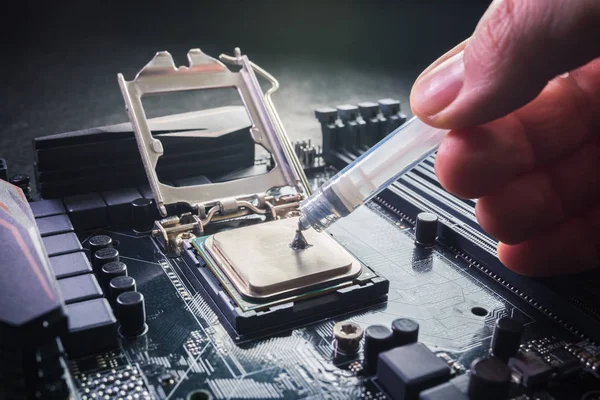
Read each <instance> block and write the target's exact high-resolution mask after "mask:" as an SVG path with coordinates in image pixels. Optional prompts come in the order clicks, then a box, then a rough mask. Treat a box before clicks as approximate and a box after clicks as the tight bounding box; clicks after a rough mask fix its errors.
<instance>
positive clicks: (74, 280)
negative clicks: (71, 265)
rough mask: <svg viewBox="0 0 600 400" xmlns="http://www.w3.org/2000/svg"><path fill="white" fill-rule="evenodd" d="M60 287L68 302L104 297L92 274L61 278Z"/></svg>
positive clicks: (64, 298)
mask: <svg viewBox="0 0 600 400" xmlns="http://www.w3.org/2000/svg"><path fill="white" fill-rule="evenodd" d="M58 288H59V289H60V293H61V294H62V297H63V300H64V301H65V303H66V304H71V303H77V302H80V301H84V300H90V299H95V298H98V297H102V290H101V289H100V285H98V281H97V280H96V277H95V276H94V275H92V274H85V275H77V276H72V277H70V278H64V279H60V280H59V281H58Z"/></svg>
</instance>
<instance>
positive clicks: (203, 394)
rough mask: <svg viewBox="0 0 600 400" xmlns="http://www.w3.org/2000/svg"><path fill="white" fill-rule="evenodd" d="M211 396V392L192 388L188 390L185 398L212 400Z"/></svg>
mask: <svg viewBox="0 0 600 400" xmlns="http://www.w3.org/2000/svg"><path fill="white" fill-rule="evenodd" d="M212 398H213V397H212V394H210V393H209V392H207V391H206V390H194V391H193V392H189V393H188V395H187V397H186V399H187V400H212Z"/></svg>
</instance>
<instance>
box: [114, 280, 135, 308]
mask: <svg viewBox="0 0 600 400" xmlns="http://www.w3.org/2000/svg"><path fill="white" fill-rule="evenodd" d="M136 289H137V286H136V284H135V279H133V278H132V277H131V276H127V275H125V276H117V277H116V278H112V279H111V280H110V282H109V283H108V302H109V303H110V305H111V306H113V307H115V305H116V301H117V297H118V296H119V295H120V294H121V293H125V292H134V291H135V290H136Z"/></svg>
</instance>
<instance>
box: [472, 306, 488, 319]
mask: <svg viewBox="0 0 600 400" xmlns="http://www.w3.org/2000/svg"><path fill="white" fill-rule="evenodd" d="M471 312H472V313H473V314H474V315H477V316H478V317H485V316H486V315H488V310H486V309H485V308H483V307H473V308H471Z"/></svg>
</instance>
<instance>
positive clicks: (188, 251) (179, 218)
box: [118, 49, 389, 340]
mask: <svg viewBox="0 0 600 400" xmlns="http://www.w3.org/2000/svg"><path fill="white" fill-rule="evenodd" d="M220 60H221V61H219V60H217V59H214V58H212V57H210V56H208V55H206V54H204V53H203V52H202V51H201V50H200V49H192V50H190V51H189V53H188V61H189V65H188V66H182V67H176V66H175V63H174V60H173V58H172V57H171V55H170V54H169V53H167V52H159V53H157V54H156V55H155V57H154V58H153V59H152V60H151V61H150V62H149V63H148V64H147V65H146V66H145V67H144V68H142V70H140V72H139V73H138V74H137V76H136V77H135V79H133V80H131V81H127V80H125V78H124V76H123V75H121V74H119V77H118V78H119V85H120V87H121V92H122V94H123V99H124V100H125V104H126V107H127V110H128V114H129V117H130V120H131V123H132V126H133V129H134V132H135V137H136V141H137V144H138V148H139V150H140V156H141V159H142V161H143V164H144V169H145V171H146V174H147V176H148V182H149V185H150V188H151V189H152V192H153V197H154V202H155V204H156V206H157V208H158V212H159V214H160V215H161V216H162V217H164V218H163V219H161V220H158V221H155V224H154V228H153V230H152V235H153V237H154V238H155V239H156V241H157V242H158V244H159V245H160V246H161V247H162V249H163V251H164V252H165V253H166V254H167V255H169V256H170V257H172V258H171V265H172V266H173V268H175V269H176V270H178V271H179V272H180V273H181V274H183V275H185V276H186V277H187V280H188V281H189V282H190V283H191V285H192V286H194V288H195V289H196V290H198V291H199V292H200V293H201V294H202V295H203V297H204V298H205V300H206V301H207V302H209V304H211V305H212V306H213V309H214V311H215V312H216V313H217V315H218V316H219V317H220V319H221V322H222V323H223V325H224V326H225V327H226V328H227V329H228V330H229V332H230V333H231V335H232V337H233V338H234V339H236V340H246V339H252V338H254V337H257V336H264V335H267V334H269V333H272V332H276V331H280V330H283V329H288V328H293V327H296V326H298V325H301V324H305V323H308V322H311V321H315V320H319V319H322V318H326V317H329V316H333V315H336V314H339V313H344V312H350V311H358V310H360V309H362V308H364V307H367V306H371V305H375V304H380V303H384V302H385V301H386V300H387V292H388V288H389V282H388V281H387V280H385V279H384V278H381V277H379V276H377V274H376V273H375V272H374V271H372V270H371V269H370V268H368V267H367V266H366V265H364V264H363V263H361V262H360V261H359V260H357V259H356V258H355V257H354V256H353V255H352V254H351V253H350V252H349V251H348V250H347V249H346V248H344V247H343V246H341V245H340V244H339V243H337V242H336V241H335V239H334V238H332V237H331V236H330V235H328V234H327V233H317V232H315V231H311V230H309V231H307V232H305V236H306V238H307V240H308V242H309V243H310V244H311V245H312V246H311V247H310V248H308V249H304V250H300V251H297V250H294V249H292V248H290V247H289V243H290V242H291V240H292V238H293V236H294V233H295V229H296V227H297V223H298V217H297V215H298V212H299V207H300V202H301V201H302V200H303V199H305V198H306V197H307V196H308V195H310V186H311V185H310V184H309V182H308V180H307V178H306V176H305V174H304V171H303V170H302V166H301V164H300V162H299V161H298V159H297V157H296V155H295V152H294V149H293V148H292V146H291V143H290V141H289V139H288V137H287V135H286V133H285V130H284V128H283V125H282V124H281V121H280V119H279V117H278V116H277V113H276V111H275V108H274V106H273V104H272V101H271V98H270V96H271V94H272V93H273V92H274V91H275V90H276V89H277V87H278V86H279V84H278V82H277V81H276V80H275V78H273V77H272V76H271V75H269V74H268V73H267V72H266V71H264V70H263V69H262V68H260V67H258V66H257V65H255V64H253V63H252V62H251V61H250V60H249V59H248V57H247V56H245V55H243V54H242V53H241V51H240V50H239V49H236V50H235V52H234V55H233V56H228V55H221V56H220ZM226 64H227V65H230V66H233V68H231V69H230V68H228V66H227V65H226ZM255 72H256V73H257V74H258V75H259V76H260V77H262V78H264V79H266V80H267V81H269V82H270V83H271V85H272V87H271V89H269V90H268V91H267V92H266V93H263V91H262V87H261V85H260V84H259V82H258V79H257V76H256V75H255ZM215 88H234V89H236V91H237V93H238V94H239V96H240V97H241V100H242V103H243V105H244V106H243V107H244V109H245V111H246V115H247V117H248V126H250V127H251V128H250V129H249V135H250V136H251V138H252V140H253V141H254V143H255V144H256V145H258V146H259V147H262V148H263V149H264V150H266V151H267V152H268V153H269V154H270V158H269V160H270V161H269V163H268V167H267V168H266V171H264V172H263V173H256V174H254V173H249V174H240V176H239V178H238V179H231V180H230V179H227V180H224V181H218V182H211V183H202V184H201V185H191V186H184V187H174V186H172V185H171V184H169V183H167V182H161V181H160V180H159V177H158V175H157V171H156V166H157V163H158V160H159V158H160V157H163V155H164V154H163V153H164V148H163V145H162V142H161V141H160V137H158V136H153V135H152V132H151V130H150V127H149V125H148V121H147V119H146V115H145V110H144V106H143V104H142V98H143V97H145V96H150V95H155V94H163V93H169V92H178V91H193V90H204V89H211V90H212V89H215ZM210 111H211V110H207V112H208V113H210ZM171 134H172V135H179V134H181V135H185V134H189V132H182V133H177V132H173V133H171ZM194 134H195V135H199V136H202V137H207V138H213V139H218V138H219V137H221V136H222V135H224V134H226V131H224V130H222V129H218V130H215V131H203V132H200V133H198V132H195V133H194ZM197 172H198V174H200V175H201V174H202V171H197ZM181 203H183V204H186V205H187V206H188V207H187V209H188V210H191V211H186V212H184V213H181V214H179V213H178V212H177V211H176V210H178V209H179V208H178V205H179V204H181ZM173 210H175V211H173ZM209 232H211V233H212V234H208V233H209ZM180 256H183V258H182V257H180Z"/></svg>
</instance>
